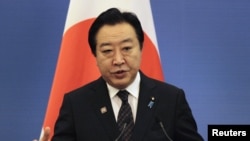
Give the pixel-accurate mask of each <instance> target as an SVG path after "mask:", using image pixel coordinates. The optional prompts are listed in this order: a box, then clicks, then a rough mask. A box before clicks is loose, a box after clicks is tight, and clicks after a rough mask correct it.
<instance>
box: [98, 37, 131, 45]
mask: <svg viewBox="0 0 250 141" xmlns="http://www.w3.org/2000/svg"><path fill="white" fill-rule="evenodd" d="M128 42H131V43H132V42H133V40H132V39H131V38H127V39H124V40H122V41H121V42H120V43H119V44H122V43H128ZM109 45H111V43H109V42H105V43H102V44H101V45H100V47H104V46H109Z"/></svg>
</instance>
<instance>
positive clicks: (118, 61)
mask: <svg viewBox="0 0 250 141" xmlns="http://www.w3.org/2000/svg"><path fill="white" fill-rule="evenodd" d="M124 63H125V60H124V56H123V55H122V53H121V51H120V50H116V51H115V54H114V59H113V65H122V64H124Z"/></svg>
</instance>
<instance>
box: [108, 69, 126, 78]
mask: <svg viewBox="0 0 250 141" xmlns="http://www.w3.org/2000/svg"><path fill="white" fill-rule="evenodd" d="M126 72H127V70H116V71H113V72H112V74H113V75H114V76H115V77H116V78H123V77H125V75H126Z"/></svg>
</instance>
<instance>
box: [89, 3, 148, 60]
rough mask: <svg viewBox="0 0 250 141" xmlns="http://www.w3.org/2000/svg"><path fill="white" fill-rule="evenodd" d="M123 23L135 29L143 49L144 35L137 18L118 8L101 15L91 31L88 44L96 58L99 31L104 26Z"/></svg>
mask: <svg viewBox="0 0 250 141" xmlns="http://www.w3.org/2000/svg"><path fill="white" fill-rule="evenodd" d="M123 22H125V23H128V24H130V25H131V26H132V27H133V28H134V29H135V32H136V35H137V39H138V41H139V44H140V48H141V49H142V47H143V42H144V34H143V29H142V26H141V23H140V21H139V19H138V18H137V16H136V15H135V14H134V13H132V12H121V11H120V10H119V9H118V8H110V9H108V10H106V11H104V12H103V13H101V14H100V15H99V16H98V17H97V18H96V20H95V21H94V22H93V24H92V25H91V27H90V29H89V35H88V42H89V46H90V48H91V52H92V54H93V55H94V56H96V34H97V32H98V31H99V29H100V28H101V27H102V26H104V25H115V24H118V23H123Z"/></svg>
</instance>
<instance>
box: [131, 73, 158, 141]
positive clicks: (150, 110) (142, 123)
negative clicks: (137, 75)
mask: <svg viewBox="0 0 250 141" xmlns="http://www.w3.org/2000/svg"><path fill="white" fill-rule="evenodd" d="M154 87H155V83H154V82H152V81H151V80H150V79H148V78H147V77H146V76H145V75H144V74H142V73H141V83H140V92H139V101H138V109H137V115H136V122H135V128H134V136H133V139H134V140H137V141H139V140H142V138H143V137H144V136H145V134H146V131H147V130H148V128H149V125H150V123H151V122H152V121H154V120H155V119H154V116H153V115H154V112H155V109H156V107H157V96H158V95H157V94H156V93H155V92H153V88H154Z"/></svg>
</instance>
